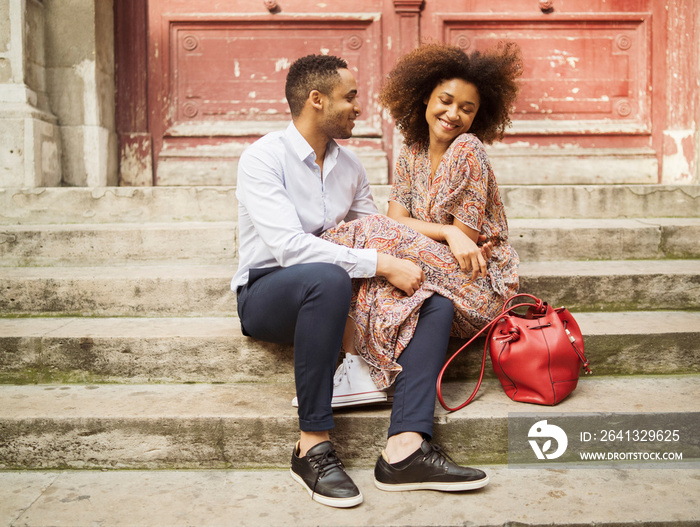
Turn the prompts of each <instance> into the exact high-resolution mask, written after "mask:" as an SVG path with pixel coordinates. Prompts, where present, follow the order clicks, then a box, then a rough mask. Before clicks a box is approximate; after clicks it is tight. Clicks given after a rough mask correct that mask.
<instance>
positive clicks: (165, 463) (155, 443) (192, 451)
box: [0, 375, 700, 470]
mask: <svg viewBox="0 0 700 527" xmlns="http://www.w3.org/2000/svg"><path fill="white" fill-rule="evenodd" d="M699 380H700V376H698V375H685V376H633V377H590V376H588V377H585V378H582V379H581V380H580V381H579V383H578V387H577V388H576V390H575V391H574V392H573V393H572V394H571V395H570V396H569V397H568V398H566V399H565V400H564V401H562V402H561V403H560V404H559V405H557V406H554V407H549V406H539V405H527V404H523V403H516V402H513V401H511V400H510V399H508V397H507V396H506V395H505V394H504V393H503V390H502V388H501V386H500V384H499V383H498V382H497V381H486V382H485V383H484V384H483V385H482V387H481V391H480V393H479V395H478V396H477V398H476V399H475V400H474V401H473V402H472V404H470V405H469V406H468V407H467V408H466V409H463V410H461V411H458V412H454V413H448V412H446V411H445V410H443V409H442V408H441V407H437V409H436V414H435V416H436V417H435V423H436V425H435V439H436V441H437V442H438V443H440V444H441V445H442V446H443V447H444V448H445V449H446V450H447V451H448V452H450V453H451V455H452V457H454V458H455V460H456V461H457V462H461V463H467V462H468V463H470V464H477V465H479V464H502V463H506V462H507V454H508V422H509V414H511V413H513V412H531V413H532V412H536V413H537V414H540V415H542V416H544V417H541V418H540V419H542V418H546V416H548V415H551V416H552V417H553V416H555V415H557V414H561V413H600V412H601V411H604V412H610V413H644V412H647V413H649V412H697V411H698V410H700V403H699V402H698V401H700V382H698V381H699ZM471 390H472V386H471V385H468V384H464V383H449V384H447V385H445V388H444V394H445V398H446V400H447V401H449V402H457V401H462V400H464V399H466V397H467V395H468V394H469V393H471ZM293 396H294V385H293V384H292V383H266V384H260V383H251V384H245V383H244V384H226V385H221V384H219V385H212V384H192V385H167V384H163V385H157V384H149V385H87V386H75V385H33V386H0V401H3V404H2V405H0V438H1V439H0V469H4V470H8V469H9V470H14V469H69V468H70V469H97V468H114V469H116V468H128V469H166V468H167V469H172V468H200V469H201V468H257V469H260V468H286V467H288V466H289V465H288V463H289V457H290V451H291V447H292V445H293V444H294V442H295V441H296V439H297V437H298V418H297V415H296V409H295V408H293V407H292V406H291V405H290V399H291V398H292V397H293ZM389 414H390V408H388V407H387V406H386V405H384V406H375V407H365V408H354V409H345V410H342V411H336V412H335V428H334V430H333V432H332V433H333V440H334V441H335V443H336V446H337V448H338V451H339V453H340V454H341V457H342V458H343V459H345V460H346V463H347V464H348V466H351V467H359V468H370V467H372V466H373V465H374V462H375V461H376V458H377V455H378V454H379V452H380V451H381V449H382V448H383V447H384V444H385V441H386V430H387V427H388V421H389ZM696 425H697V423H696ZM689 444H690V445H692V444H695V445H696V448H697V444H696V443H692V441H690V440H689ZM686 457H687V456H686ZM684 460H685V461H688V459H685V458H684Z"/></svg>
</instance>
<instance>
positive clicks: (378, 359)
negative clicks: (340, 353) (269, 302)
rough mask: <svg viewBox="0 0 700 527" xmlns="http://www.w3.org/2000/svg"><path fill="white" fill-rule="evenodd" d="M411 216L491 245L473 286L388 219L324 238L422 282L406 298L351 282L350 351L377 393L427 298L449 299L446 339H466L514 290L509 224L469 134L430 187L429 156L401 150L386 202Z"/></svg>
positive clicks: (361, 222)
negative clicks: (416, 274) (405, 263)
mask: <svg viewBox="0 0 700 527" xmlns="http://www.w3.org/2000/svg"><path fill="white" fill-rule="evenodd" d="M389 199H390V200H391V201H395V202H397V203H399V204H400V205H402V206H403V207H404V208H406V210H408V211H409V213H410V214H411V217H413V218H417V219H419V220H423V221H429V222H433V223H442V224H452V220H453V217H454V218H458V219H459V220H460V221H461V222H463V223H464V224H465V225H467V226H469V227H471V228H472V229H474V230H476V231H478V232H479V233H480V234H485V235H486V236H487V237H488V239H490V240H492V241H493V244H494V248H493V255H492V257H491V259H490V260H489V261H488V276H487V277H486V278H482V277H481V276H479V277H478V278H477V279H476V280H472V278H471V271H469V272H464V271H462V270H461V269H460V267H459V264H458V263H457V260H456V259H455V257H454V256H453V254H452V252H451V251H450V248H449V247H448V245H447V244H445V243H440V242H437V241H434V240H432V239H430V238H428V237H427V236H424V235H422V234H420V233H418V232H416V231H414V230H413V229H411V228H409V227H406V226H405V225H403V224H401V223H398V222H396V221H394V220H392V219H390V218H388V217H386V216H380V215H376V216H368V217H365V218H361V219H358V220H354V221H351V222H348V223H344V224H342V225H340V226H338V227H336V228H334V229H331V230H329V231H326V232H324V233H323V234H322V235H321V237H322V238H324V239H326V240H329V241H333V242H335V243H338V244H341V245H345V246H348V247H361V248H374V249H377V250H378V251H380V252H386V253H389V254H392V255H394V256H396V257H398V258H405V259H407V260H411V261H413V262H414V263H416V264H417V265H419V266H420V267H421V268H422V269H423V272H424V274H425V277H426V280H425V282H424V283H423V285H422V286H421V288H420V289H419V290H418V291H416V292H415V293H414V294H413V295H412V296H408V295H406V294H405V293H404V292H403V291H401V290H399V289H397V288H396V287H394V286H392V285H391V284H390V283H389V282H388V281H387V280H386V279H384V278H381V277H375V278H372V279H361V280H360V279H358V280H353V284H354V294H353V300H352V305H351V308H350V316H351V317H352V318H353V319H354V321H355V324H356V327H357V330H356V333H355V350H356V351H357V353H359V354H360V355H361V356H362V357H363V358H364V359H365V360H366V361H367V362H368V363H369V364H370V366H371V367H372V368H371V370H372V378H373V380H374V382H375V384H376V385H377V387H379V388H384V387H387V386H389V385H391V384H392V383H393V381H394V379H395V378H396V375H397V374H398V373H399V372H400V371H401V366H400V365H399V364H397V362H396V360H397V359H398V357H399V355H400V354H401V352H402V351H403V349H404V348H405V347H406V345H407V344H408V343H409V342H410V340H411V338H412V337H413V332H414V330H415V327H416V323H417V321H418V314H419V311H420V308H421V306H422V304H423V302H424V301H425V299H426V298H428V297H430V296H431V295H432V294H433V293H438V294H440V295H442V296H444V297H446V298H449V299H450V300H452V302H453V304H454V306H455V317H454V322H453V326H452V335H453V336H457V337H461V338H468V337H470V336H472V335H474V334H475V333H476V332H477V331H478V330H479V329H481V328H482V327H483V326H485V325H486V324H487V323H488V322H489V321H490V320H491V319H492V318H493V317H495V316H497V315H498V313H499V312H500V310H501V308H502V307H503V304H504V302H505V300H506V299H507V298H508V297H509V296H511V295H513V294H515V293H517V291H518V264H519V258H518V255H517V253H516V252H515V251H514V250H513V248H512V247H511V246H510V244H509V243H508V223H507V221H506V216H505V211H504V207H503V203H502V201H501V196H500V193H499V191H498V186H497V184H496V179H495V177H494V174H493V170H492V169H491V163H490V162H489V159H488V156H487V155H486V151H485V150H484V146H483V144H482V143H481V141H479V139H477V138H476V136H474V135H472V134H462V135H460V136H459V137H457V138H456V139H455V140H454V141H453V143H452V144H451V145H450V147H449V149H448V150H447V152H446V153H445V155H444V156H443V158H442V161H441V163H440V166H439V167H438V169H437V171H436V173H435V176H434V178H433V181H432V182H431V181H430V155H429V153H428V149H427V147H426V148H419V147H417V146H415V145H414V146H412V147H407V146H405V145H404V147H403V148H402V150H401V153H400V156H399V159H398V161H397V166H396V173H395V175H394V184H393V187H392V190H391V195H390V198H389Z"/></svg>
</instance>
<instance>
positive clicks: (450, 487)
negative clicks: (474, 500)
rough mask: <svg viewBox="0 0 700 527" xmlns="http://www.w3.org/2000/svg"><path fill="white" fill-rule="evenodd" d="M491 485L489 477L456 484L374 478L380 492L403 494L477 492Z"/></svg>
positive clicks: (456, 482)
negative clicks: (408, 491) (384, 481)
mask: <svg viewBox="0 0 700 527" xmlns="http://www.w3.org/2000/svg"><path fill="white" fill-rule="evenodd" d="M488 483H489V477H488V476H486V477H485V478H483V479H478V480H476V481H455V482H439V481H424V482H418V483H382V482H381V481H378V480H377V478H374V485H375V486H376V487H377V488H378V489H379V490H384V491H387V492H401V491H406V490H439V491H443V492H459V491H463V490H476V489H480V488H482V487H485V486H486V485H488Z"/></svg>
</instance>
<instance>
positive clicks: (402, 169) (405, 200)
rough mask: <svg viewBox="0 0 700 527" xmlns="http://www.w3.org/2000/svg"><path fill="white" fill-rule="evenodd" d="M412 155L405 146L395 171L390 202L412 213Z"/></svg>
mask: <svg viewBox="0 0 700 527" xmlns="http://www.w3.org/2000/svg"><path fill="white" fill-rule="evenodd" d="M411 157H412V156H411V155H410V151H409V149H408V147H407V146H406V145H403V146H402V147H401V152H400V153H399V158H398V160H397V161H396V168H395V170H394V182H393V184H392V185H391V193H390V194H389V201H395V202H396V203H398V204H399V205H401V206H402V207H403V208H405V209H406V210H407V211H408V212H411V202H412V199H411V170H410V164H411Z"/></svg>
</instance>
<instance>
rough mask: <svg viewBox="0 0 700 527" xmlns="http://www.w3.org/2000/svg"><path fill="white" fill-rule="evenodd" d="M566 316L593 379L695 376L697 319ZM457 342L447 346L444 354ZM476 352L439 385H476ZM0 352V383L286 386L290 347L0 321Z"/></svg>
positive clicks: (699, 366) (154, 327)
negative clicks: (577, 332)
mask: <svg viewBox="0 0 700 527" xmlns="http://www.w3.org/2000/svg"><path fill="white" fill-rule="evenodd" d="M575 317H576V320H577V322H578V323H579V325H580V327H581V330H582V332H583V335H584V344H585V352H586V356H587V358H588V359H589V360H590V362H591V367H592V368H593V372H594V374H595V376H596V377H598V376H606V375H658V374H687V373H700V346H698V345H697V343H698V342H699V341H700V312H682V311H649V312H623V313H585V312H583V313H576V314H575ZM463 343H464V341H462V340H461V339H452V342H451V344H450V350H449V352H448V356H451V355H452V353H454V352H455V351H456V350H457V349H459V347H461V345H462V344H463ZM483 344H484V341H483V339H481V340H479V341H477V342H475V343H474V344H472V345H471V346H470V348H469V349H468V350H465V351H464V352H462V353H461V354H460V355H459V357H458V358H457V359H456V360H455V361H454V362H453V363H452V364H451V365H450V368H449V369H448V370H447V374H446V377H445V378H446V380H464V381H467V382H468V381H476V379H477V377H478V373H479V368H480V366H481V357H482V353H483ZM0 352H1V353H0V384H33V383H39V384H45V383H115V382H117V383H142V384H143V383H150V382H154V383H198V382H204V383H237V382H261V381H264V382H268V383H269V382H287V383H291V382H293V381H294V378H293V361H292V357H293V350H292V348H291V346H279V345H274V344H269V343H264V342H261V341H257V340H254V339H251V338H248V337H245V336H243V334H242V333H241V330H240V324H239V322H238V319H237V318H234V317H206V318H192V317H190V318H63V317H60V318H5V319H1V318H0ZM487 362H489V364H487V367H486V376H487V377H493V373H492V369H491V366H490V359H488V358H487Z"/></svg>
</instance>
